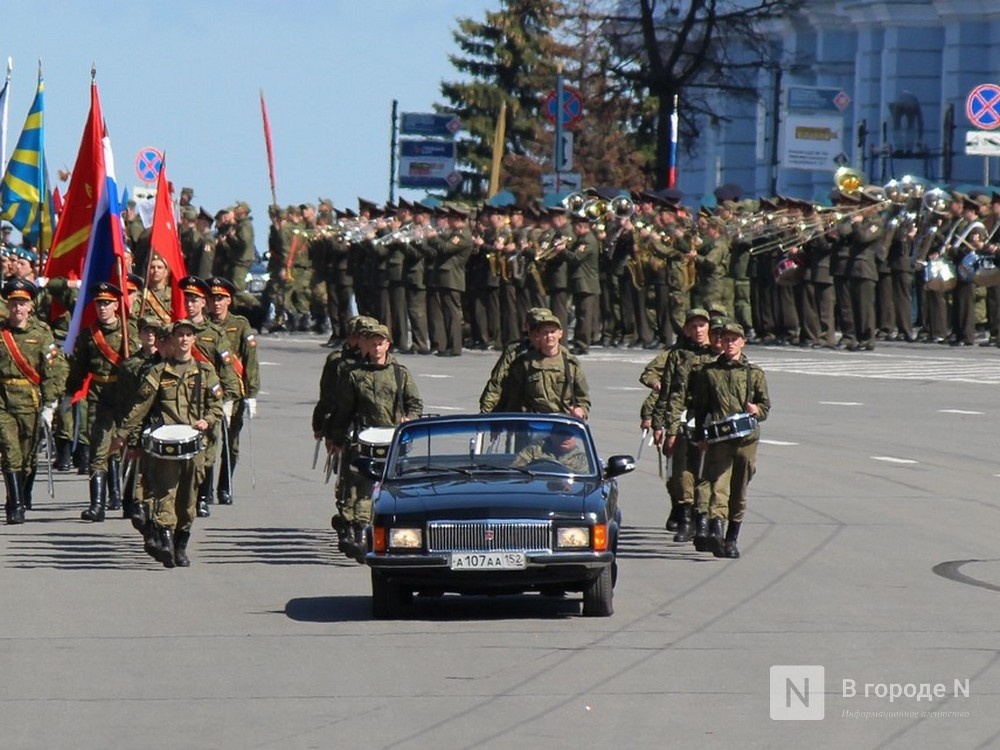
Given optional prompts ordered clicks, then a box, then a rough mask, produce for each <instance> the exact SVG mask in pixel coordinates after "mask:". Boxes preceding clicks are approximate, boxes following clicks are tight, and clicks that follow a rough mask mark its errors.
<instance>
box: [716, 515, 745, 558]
mask: <svg viewBox="0 0 1000 750" xmlns="http://www.w3.org/2000/svg"><path fill="white" fill-rule="evenodd" d="M739 538H740V523H739V522H738V521H730V522H729V526H728V527H727V528H726V543H725V545H724V546H723V548H722V556H723V557H728V558H731V559H733V560H738V559H739V558H740V550H739V548H738V547H737V546H736V540H737V539H739ZM716 556H717V557H718V553H716Z"/></svg>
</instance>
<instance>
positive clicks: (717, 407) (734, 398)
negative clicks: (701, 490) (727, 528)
mask: <svg viewBox="0 0 1000 750" xmlns="http://www.w3.org/2000/svg"><path fill="white" fill-rule="evenodd" d="M690 399H691V409H692V411H693V412H694V417H695V420H696V423H697V424H698V425H699V426H704V425H706V424H708V423H711V422H715V421H718V420H721V419H725V418H726V417H728V416H731V415H733V414H739V413H743V412H746V404H747V403H751V404H754V405H756V407H757V415H756V417H757V421H758V422H763V421H764V420H765V419H767V415H768V412H769V411H770V409H771V399H770V397H769V396H768V393H767V381H766V380H765V378H764V371H763V370H761V369H760V367H758V366H757V365H754V364H751V363H750V362H748V361H747V358H746V357H745V356H741V357H740V359H739V360H736V361H731V360H729V359H727V358H726V357H724V356H722V357H719V358H718V359H716V360H715V361H714V362H710V363H707V364H705V365H703V366H702V367H701V368H699V369H698V370H697V372H696V373H695V374H694V377H693V378H692V382H691V394H690ZM759 440H760V430H759V429H755V430H754V431H753V433H752V434H750V435H747V436H746V437H741V438H735V439H732V440H725V441H721V442H717V443H712V444H711V445H709V446H708V452H707V454H706V455H705V476H706V478H707V479H708V481H709V482H710V483H711V487H712V498H711V503H710V507H709V514H710V516H711V517H712V518H713V519H721V520H725V519H726V518H728V519H729V521H730V522H731V523H737V524H739V523H742V521H743V517H744V515H745V514H746V507H747V498H746V493H747V485H748V484H749V483H750V480H751V479H752V478H753V475H754V470H755V460H756V456H757V443H758V441H759Z"/></svg>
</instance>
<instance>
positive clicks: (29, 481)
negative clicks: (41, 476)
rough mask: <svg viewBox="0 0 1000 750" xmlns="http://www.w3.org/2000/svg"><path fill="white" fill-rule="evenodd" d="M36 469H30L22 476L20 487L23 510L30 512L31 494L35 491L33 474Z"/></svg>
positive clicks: (35, 472) (36, 471)
mask: <svg viewBox="0 0 1000 750" xmlns="http://www.w3.org/2000/svg"><path fill="white" fill-rule="evenodd" d="M37 473H38V469H32V470H31V471H29V472H28V473H27V474H25V475H24V485H23V486H22V487H21V504H22V505H24V509H25V510H31V493H32V492H34V490H35V474H37Z"/></svg>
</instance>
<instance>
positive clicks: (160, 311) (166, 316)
mask: <svg viewBox="0 0 1000 750" xmlns="http://www.w3.org/2000/svg"><path fill="white" fill-rule="evenodd" d="M146 301H147V302H149V306H150V307H151V308H152V309H153V313H155V315H156V317H158V318H159V319H160V320H162V321H163V322H164V323H169V322H170V320H171V318H172V317H173V316H172V315H171V314H170V310H168V309H167V308H165V307H164V306H163V303H162V302H160V298H159V297H157V296H156V294H155V293H154V292H152V291H150V290H149V289H147V290H146Z"/></svg>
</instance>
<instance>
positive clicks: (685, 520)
mask: <svg viewBox="0 0 1000 750" xmlns="http://www.w3.org/2000/svg"><path fill="white" fill-rule="evenodd" d="M693 533H694V529H693V528H692V527H691V506H690V505H689V504H688V503H683V504H682V505H681V506H680V518H679V519H678V521H677V533H676V534H674V541H675V542H690V541H691V535H692V534H693Z"/></svg>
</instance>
